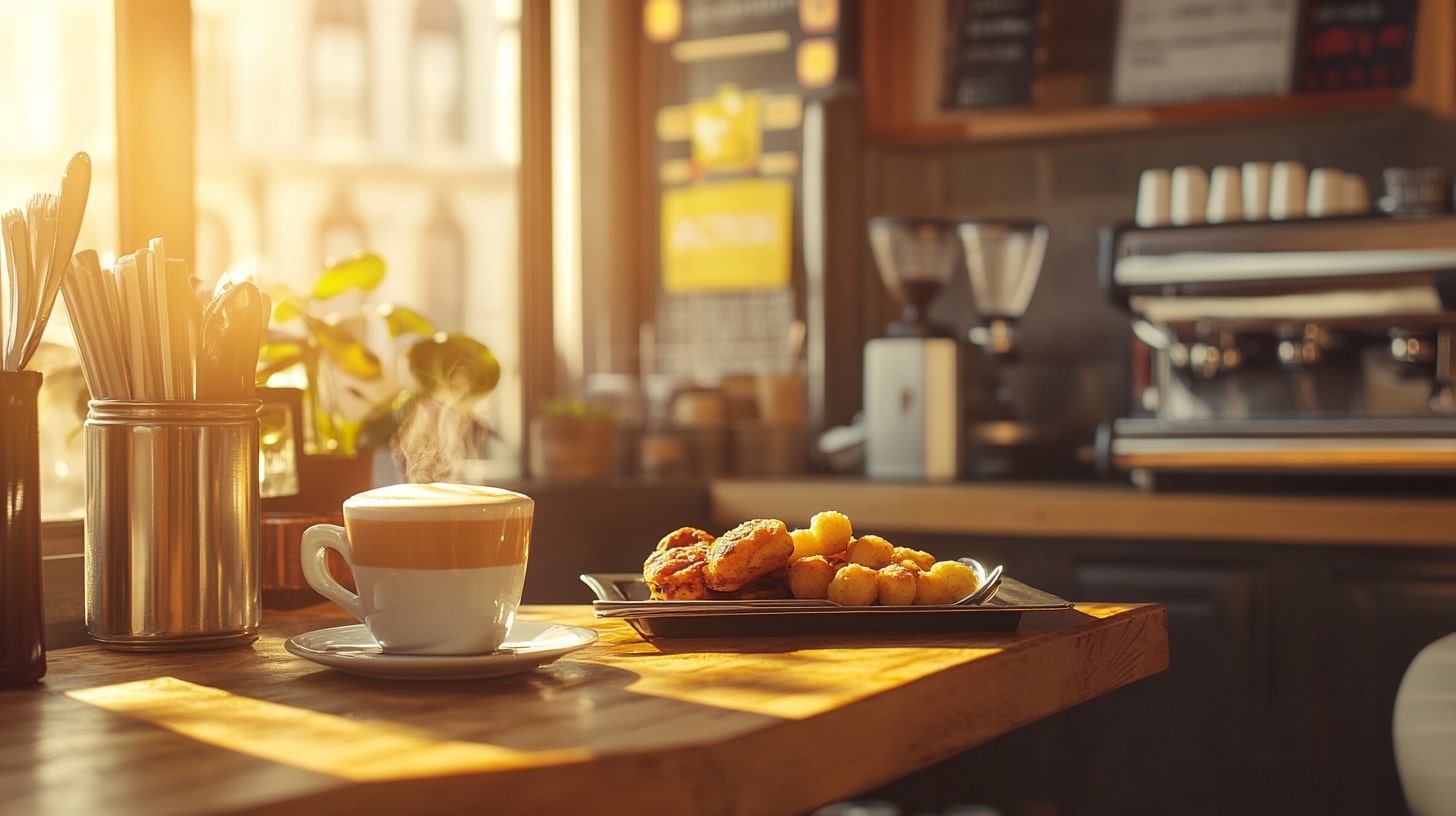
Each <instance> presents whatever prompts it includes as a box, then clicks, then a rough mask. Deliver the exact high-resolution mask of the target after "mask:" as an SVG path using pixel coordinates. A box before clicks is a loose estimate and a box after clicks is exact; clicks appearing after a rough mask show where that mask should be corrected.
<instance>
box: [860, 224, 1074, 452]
mask: <svg viewBox="0 0 1456 816" xmlns="http://www.w3.org/2000/svg"><path fill="white" fill-rule="evenodd" d="M869 237H870V247H871V250H872V252H873V255H874V258H875V265H876V267H877V268H878V269H879V273H880V278H881V281H882V282H883V283H884V285H885V287H886V289H888V290H889V291H890V293H891V294H892V295H894V296H895V297H896V298H897V299H898V300H899V301H900V303H901V304H902V305H903V307H904V312H903V314H902V316H901V318H900V319H899V320H897V321H894V322H892V323H890V324H889V325H888V326H887V327H886V332H885V334H886V336H885V337H881V338H876V339H873V340H870V341H869V342H868V343H866V344H865V396H864V413H865V426H866V428H865V472H866V475H867V476H869V477H871V478H885V479H919V480H927V481H947V480H953V479H957V478H960V477H962V476H967V475H969V476H973V477H984V476H992V475H1002V472H1001V471H999V470H997V469H992V470H987V469H986V467H985V466H986V464H987V463H994V462H997V461H998V460H999V457H998V453H1003V452H1005V451H1009V450H1013V449H1015V448H1017V447H1020V446H1023V445H1025V444H1026V442H1027V441H1028V440H1030V439H1035V438H1036V437H1037V436H1038V435H1039V433H1040V430H1039V429H1038V428H1036V427H1035V426H1033V425H1031V424H1030V423H1027V422H1025V421H1023V420H1020V419H1018V418H1016V416H1015V414H1014V411H1012V410H1011V409H1010V400H1009V395H1008V394H1007V393H1006V390H1005V386H1004V383H1003V382H1002V381H1001V378H1000V377H999V376H998V372H999V371H1000V370H1001V367H1002V366H1004V365H1007V364H1010V363H1013V362H1014V361H1015V360H1016V359H1017V356H1018V353H1019V351H1020V345H1019V343H1018V341H1017V329H1018V326H1019V323H1020V321H1021V318H1022V317H1023V316H1024V315H1025V314H1026V309H1027V306H1028V304H1029V303H1030V301H1031V295H1032V293H1033V291H1034V290H1035V288H1036V281H1037V278H1038V277H1039V275H1040V272H1041V266H1042V260H1043V258H1044V256H1045V253H1046V245H1047V238H1048V230H1047V228H1046V226H1045V225H1043V224H1040V223H1036V222H1013V221H981V220H949V219H935V218H890V217H881V218H875V219H871V221H870V223H869ZM961 269H964V270H965V274H966V275H967V276H968V280H969V282H970V291H971V297H972V300H973V307H974V309H975V313H976V315H975V316H976V318H977V322H976V323H975V325H973V326H972V327H971V328H970V330H969V332H968V333H967V334H966V335H963V336H957V334H958V333H957V331H956V329H954V328H952V327H951V326H949V325H946V324H944V323H939V322H936V321H934V320H932V319H931V318H930V317H929V309H930V306H931V304H932V302H933V301H934V300H935V298H936V296H937V295H938V294H940V292H941V291H942V289H944V287H945V286H946V285H947V284H949V283H950V282H951V279H952V276H953V275H954V274H956V273H957V272H959V271H960V270H961ZM968 342H969V345H968Z"/></svg>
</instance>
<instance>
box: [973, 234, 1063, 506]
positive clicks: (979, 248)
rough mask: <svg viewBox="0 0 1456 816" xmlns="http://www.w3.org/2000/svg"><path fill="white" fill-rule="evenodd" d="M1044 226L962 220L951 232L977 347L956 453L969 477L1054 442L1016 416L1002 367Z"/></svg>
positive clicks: (1012, 464)
mask: <svg viewBox="0 0 1456 816" xmlns="http://www.w3.org/2000/svg"><path fill="white" fill-rule="evenodd" d="M1049 233H1050V230H1049V229H1048V228H1047V226H1046V225H1045V224H1042V223H1039V222H1035V221H962V222H960V223H959V224H958V225H957V235H958V236H959V238H960V243H961V247H962V248H963V250H964V252H965V260H966V271H967V273H968V274H969V275H970V283H971V300H972V303H973V306H974V309H975V312H976V316H977V317H978V318H979V324H978V325H975V326H973V327H972V328H971V329H970V333H969V334H970V341H971V343H972V344H974V345H975V346H977V347H979V349H980V350H981V352H982V353H981V354H980V355H978V356H977V357H974V358H972V359H969V360H967V361H966V362H967V373H966V376H965V380H966V382H965V383H964V385H963V387H962V398H963V399H964V400H965V403H966V409H967V410H966V415H965V420H966V425H965V439H964V444H965V447H966V450H965V451H964V456H965V457H966V460H967V462H968V464H969V467H968V470H969V473H970V475H971V476H973V477H982V478H984V477H993V476H1006V475H1012V474H1013V473H1014V472H1015V471H1016V469H1017V468H1018V466H1019V464H1021V463H1023V462H1024V460H1026V459H1028V458H1035V457H1036V455H1037V454H1038V453H1039V452H1041V451H1042V449H1043V448H1044V447H1045V446H1047V445H1049V444H1054V443H1055V442H1056V440H1054V439H1052V438H1051V433H1050V431H1049V430H1048V429H1046V428H1044V427H1041V426H1039V425H1037V424H1035V423H1033V422H1030V421H1027V420H1025V419H1022V418H1019V417H1018V416H1017V412H1016V410H1015V408H1014V406H1013V405H1012V401H1011V394H1010V391H1009V388H1008V386H1007V383H1006V378H1005V372H1006V369H1007V367H1008V366H1011V365H1014V364H1015V363H1016V362H1017V361H1018V360H1019V358H1020V352H1021V344H1020V342H1019V339H1018V337H1017V329H1018V326H1019V324H1020V322H1021V319H1022V318H1023V317H1025V316H1026V309H1027V306H1028V305H1030V303H1031V295H1032V293H1033V292H1034V291H1035V290H1036V282H1037V279H1038V278H1039V277H1040V276H1041V266H1042V260H1043V259H1044V258H1045V256H1046V247H1047V240H1048V237H1049Z"/></svg>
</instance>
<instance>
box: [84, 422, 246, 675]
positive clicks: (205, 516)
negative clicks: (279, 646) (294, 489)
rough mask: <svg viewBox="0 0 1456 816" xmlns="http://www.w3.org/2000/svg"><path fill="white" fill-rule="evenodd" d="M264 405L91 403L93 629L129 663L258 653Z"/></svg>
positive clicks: (89, 585)
mask: <svg viewBox="0 0 1456 816" xmlns="http://www.w3.org/2000/svg"><path fill="white" fill-rule="evenodd" d="M260 405H261V403H260V402H259V401H257V400H247V401H239V402H193V401H181V400H176V401H161V402H132V401H121V400H93V401H92V402H91V403H90V412H89V415H88V416H87V418H86V479H87V489H86V628H87V630H88V631H89V632H90V634H91V637H92V638H93V639H95V640H96V641H98V642H99V643H100V644H101V645H102V646H105V647H107V648H111V649H120V650H127V651H168V650H182V649H207V648H215V647H223V646H235V645H242V644H246V643H251V642H252V641H253V640H255V639H257V637H258V625H259V619H260V615H261V611H260V610H261V607H262V590H261V584H260V581H259V551H258V540H259V536H260V515H259V513H260V502H261V500H260V497H259V484H258V434H259V422H258V407H259V406H260Z"/></svg>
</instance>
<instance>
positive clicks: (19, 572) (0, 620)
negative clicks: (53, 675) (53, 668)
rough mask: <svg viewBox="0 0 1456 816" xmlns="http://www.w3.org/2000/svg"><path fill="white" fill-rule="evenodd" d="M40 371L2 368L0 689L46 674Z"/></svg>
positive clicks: (0, 415)
mask: <svg viewBox="0 0 1456 816" xmlns="http://www.w3.org/2000/svg"><path fill="white" fill-rule="evenodd" d="M40 384H41V374H40V372H38V371H0V687H6V686H20V685H24V684H27V683H33V682H35V681H37V680H39V679H40V678H41V677H43V676H44V675H45V672H46V657H45V614H44V608H43V605H42V603H41V567H40V425H39V419H38V416H37V413H36V411H37V409H36V398H37V395H38V394H39V393H40Z"/></svg>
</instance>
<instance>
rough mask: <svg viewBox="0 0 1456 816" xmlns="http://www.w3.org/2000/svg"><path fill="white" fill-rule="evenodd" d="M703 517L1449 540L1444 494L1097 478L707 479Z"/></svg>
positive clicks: (1349, 540) (1454, 542)
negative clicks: (1245, 490) (824, 517)
mask: <svg viewBox="0 0 1456 816" xmlns="http://www.w3.org/2000/svg"><path fill="white" fill-rule="evenodd" d="M709 488H710V492H711V495H712V509H711V514H712V518H713V521H714V523H715V524H719V525H723V526H724V527H725V529H726V528H727V526H731V525H733V524H736V523H738V522H739V521H743V520H745V519H751V518H764V517H768V518H778V519H782V520H783V521H784V522H786V523H788V524H789V525H790V526H803V525H806V524H807V523H808V521H809V518H810V517H811V516H813V514H815V513H817V512H819V511H821V510H839V511H840V512H843V513H845V514H847V515H848V516H849V517H850V519H851V520H852V521H853V522H854V523H855V526H856V527H857V528H860V529H866V530H869V529H873V530H879V531H885V532H892V531H894V532H927V533H944V534H967V535H994V536H1027V537H1042V538H1085V539H1093V538H1122V539H1160V540H1169V541H1177V540H1190V541H1252V542H1261V543H1282V544H1351V545H1402V546H1456V500H1451V499H1438V498H1409V499H1403V498H1384V497H1356V496H1328V497H1311V496H1274V495H1270V496H1260V495H1238V494H1223V493H1220V494H1208V493H1198V494H1189V493H1155V492H1146V491H1141V490H1137V489H1135V488H1132V487H1128V486H1125V485H1115V484H1109V483H1101V482H1088V483H1062V484H1055V483H1038V482H958V483H954V484H913V483H904V482H872V481H864V480H859V479H785V480H776V481H768V480H730V479H723V480H716V481H713V482H712V483H711V484H710V486H709Z"/></svg>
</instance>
